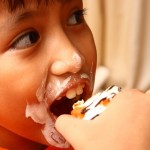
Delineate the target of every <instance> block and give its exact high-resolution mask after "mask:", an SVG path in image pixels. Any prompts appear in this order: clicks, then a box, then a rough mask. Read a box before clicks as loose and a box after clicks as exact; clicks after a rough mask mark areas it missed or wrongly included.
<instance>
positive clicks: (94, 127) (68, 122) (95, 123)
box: [56, 90, 150, 150]
mask: <svg viewBox="0 0 150 150" xmlns="http://www.w3.org/2000/svg"><path fill="white" fill-rule="evenodd" d="M56 128H57V129H58V131H59V132H60V133H61V134H62V135H63V136H64V137H65V138H66V139H67V140H68V141H69V142H70V143H71V145H72V146H73V147H74V148H75V150H92V149H93V150H97V149H98V150H100V149H101V150H127V149H132V150H148V149H150V143H149V141H150V92H147V93H146V94H145V93H142V92H140V91H137V90H129V91H125V92H121V93H120V94H118V95H117V96H116V97H115V98H114V100H113V101H112V102H111V103H110V104H109V106H108V107H107V109H106V110H105V111H104V113H103V114H102V115H100V116H99V117H97V118H95V119H94V120H92V121H85V120H81V119H76V118H74V117H72V116H69V115H63V116H60V117H59V118H58V119H57V122H56Z"/></svg>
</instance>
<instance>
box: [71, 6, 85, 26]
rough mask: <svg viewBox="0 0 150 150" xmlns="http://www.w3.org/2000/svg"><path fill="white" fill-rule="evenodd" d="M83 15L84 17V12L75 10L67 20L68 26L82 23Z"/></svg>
mask: <svg viewBox="0 0 150 150" xmlns="http://www.w3.org/2000/svg"><path fill="white" fill-rule="evenodd" d="M84 15H85V10H84V9H82V10H77V11H76V12H74V13H73V14H72V15H71V16H70V18H69V20H68V25H77V24H80V23H83V22H84Z"/></svg>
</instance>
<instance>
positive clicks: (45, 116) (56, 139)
mask: <svg viewBox="0 0 150 150" xmlns="http://www.w3.org/2000/svg"><path fill="white" fill-rule="evenodd" d="M45 83H46V79H43V81H42V83H41V86H40V87H39V89H38V90H37V93H36V96H37V99H38V102H37V103H34V104H29V103H27V106H26V112H25V114H26V117H27V118H28V117H31V118H32V120H33V121H34V122H35V123H39V124H42V125H44V128H43V129H41V132H42V134H43V135H44V137H45V139H46V140H47V142H48V143H49V144H51V145H53V146H56V147H61V148H67V147H69V143H68V142H67V141H66V140H65V139H64V138H63V137H62V135H61V134H59V132H57V130H56V129H55V120H54V117H52V115H51V114H50V112H49V106H48V103H47V97H45V96H44V94H45V90H46V89H45Z"/></svg>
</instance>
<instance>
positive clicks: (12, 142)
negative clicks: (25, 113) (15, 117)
mask: <svg viewBox="0 0 150 150" xmlns="http://www.w3.org/2000/svg"><path fill="white" fill-rule="evenodd" d="M0 147H3V148H7V149H21V150H33V149H36V150H44V149H45V148H46V147H47V146H45V145H41V144H38V143H35V142H32V141H30V140H27V139H25V138H22V137H20V136H18V135H16V134H14V133H12V132H10V131H9V130H7V129H5V128H3V127H1V126H0Z"/></svg>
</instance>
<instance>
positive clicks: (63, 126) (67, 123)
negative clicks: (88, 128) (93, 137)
mask: <svg viewBox="0 0 150 150" xmlns="http://www.w3.org/2000/svg"><path fill="white" fill-rule="evenodd" d="M84 123H85V121H83V120H81V119H77V118H75V117H73V116H71V115H61V116H60V117H58V119H57V120H56V123H55V127H56V129H57V130H58V131H59V132H60V133H61V134H62V135H63V136H64V137H65V139H66V140H67V141H68V142H69V143H70V144H71V145H72V146H74V145H76V146H77V145H79V144H81V142H82V138H83V137H82V135H83V134H81V132H82V131H83V130H82V129H83V128H84V126H85V125H83V124H84ZM79 138H80V139H79Z"/></svg>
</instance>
